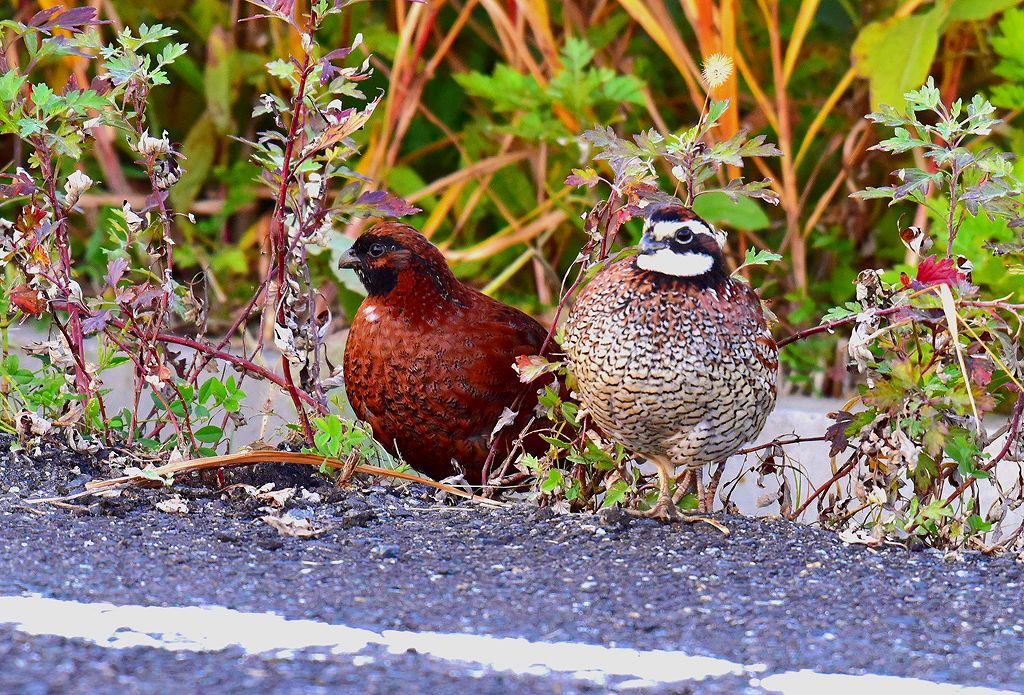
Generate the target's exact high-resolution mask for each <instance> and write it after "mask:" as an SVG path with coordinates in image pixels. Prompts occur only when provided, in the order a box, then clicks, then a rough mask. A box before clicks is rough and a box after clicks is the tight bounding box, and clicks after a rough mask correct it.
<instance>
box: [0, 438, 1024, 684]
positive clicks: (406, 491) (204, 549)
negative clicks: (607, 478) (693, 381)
mask: <svg viewBox="0 0 1024 695" xmlns="http://www.w3.org/2000/svg"><path fill="white" fill-rule="evenodd" d="M28 453H29V454H31V457H26V456H24V455H22V454H10V453H8V454H0V558H2V559H0V594H7V595H14V594H21V593H26V592H33V593H38V594H41V595H44V596H52V597H56V598H63V599H74V600H78V601H110V602H113V603H119V604H121V603H129V604H143V605H168V606H174V605H211V604H212V605H221V606H227V607H230V608H235V609H238V610H243V611H274V612H276V613H279V614H281V615H284V616H286V617H291V618H309V619H316V620H321V621H325V622H331V623H339V624H345V625H350V626H353V627H367V628H371V629H374V630H382V629H392V628H393V629H401V630H418V631H423V630H436V631H443V632H473V633H478V634H489V635H495V636H510V637H511V636H514V637H526V638H528V639H534V640H549V641H576V642H586V643H597V644H606V645H614V646H630V647H636V648H638V649H679V650H683V651H687V652H688V653H691V654H703V655H708V656H716V657H721V658H725V659H730V660H732V661H735V662H738V663H741V664H748V665H750V664H757V663H761V664H765V665H766V668H767V672H768V673H775V672H782V671H788V670H795V669H813V670H815V671H818V672H825V673H854V674H855V673H879V674H891V675H900V676H912V677H916V678H922V679H927V680H935V681H941V682H951V683H960V684H969V685H989V686H993V687H1000V688H1009V689H1013V690H1020V689H1024V602H1022V601H1021V587H1022V586H1024V566H1022V565H1021V563H1019V562H1017V561H1016V559H1015V558H1013V557H1006V556H1004V557H994V558H993V557H985V556H981V555H979V554H971V553H967V554H963V555H962V556H960V557H957V558H954V559H944V557H943V555H942V554H940V553H937V552H934V551H930V550H924V551H918V552H912V551H909V550H907V549H905V548H902V547H892V548H883V549H879V550H872V549H868V548H865V547H862V546H848V545H845V544H843V543H841V542H840V541H839V540H838V539H837V538H836V537H835V536H834V535H833V534H831V533H828V532H825V531H821V530H818V529H815V528H812V527H809V526H804V525H799V524H793V523H789V522H784V521H779V520H768V519H750V518H745V517H737V516H732V517H719V519H720V520H721V521H723V522H725V523H726V524H727V525H728V526H729V527H730V529H731V530H732V535H730V536H729V537H724V536H722V535H721V534H719V533H718V532H717V531H715V530H714V529H712V528H710V527H708V526H706V525H683V526H682V527H679V526H665V525H662V524H659V523H657V522H654V521H648V520H634V519H632V518H631V517H628V516H626V515H624V514H620V513H612V514H605V515H600V516H597V515H570V516H558V515H555V514H554V513H553V512H552V511H551V510H548V509H539V508H536V507H530V506H513V507H509V508H505V509H500V510H488V509H484V508H481V507H479V506H475V505H467V504H463V505H459V506H455V507H453V508H452V507H446V506H445V505H443V504H439V503H438V502H437V501H436V500H435V499H434V496H433V491H432V490H429V489H427V488H423V487H420V486H407V487H404V488H401V489H396V488H392V487H385V486H382V485H379V484H376V483H375V482H373V481H357V482H356V485H355V486H354V487H353V488H352V489H339V488H336V487H334V486H333V484H332V483H331V482H330V481H329V480H327V479H326V478H324V477H322V476H320V475H319V474H317V473H315V472H314V471H313V469H311V468H309V467H302V466H284V465H281V466H272V465H264V466H260V467H257V468H255V469H248V470H244V469H239V470H237V471H229V472H228V474H229V482H230V480H232V479H233V480H235V481H236V482H241V481H245V482H247V483H248V484H252V485H260V484H262V483H265V482H273V483H275V486H277V487H278V488H280V487H291V486H295V485H301V486H303V487H306V488H307V489H309V490H310V491H312V492H315V493H317V494H318V495H319V496H320V500H319V501H310V500H309V499H301V498H300V496H299V495H296V496H295V497H293V498H292V500H291V501H289V503H288V507H289V509H290V513H291V514H292V515H294V516H298V517H306V518H308V519H309V520H310V521H311V522H312V523H313V525H314V526H316V527H318V528H321V529H324V530H325V532H324V534H323V535H321V536H320V537H318V538H313V539H300V538H292V537H285V536H282V535H280V534H279V533H278V532H277V531H276V530H275V529H273V528H272V527H270V526H269V525H268V524H266V523H265V522H263V521H261V520H260V517H261V516H263V515H264V514H266V513H267V512H266V510H265V509H261V507H263V506H265V505H264V504H262V503H260V502H257V501H256V500H254V499H253V498H252V497H250V496H248V495H247V494H244V493H242V492H241V491H240V490H236V492H235V494H231V493H228V494H222V493H218V492H216V491H215V490H214V489H213V488H211V487H210V486H208V485H205V484H203V483H202V481H199V480H195V479H181V480H178V481H176V484H175V486H174V488H173V489H172V490H167V489H155V490H147V489H133V490H127V491H125V492H123V493H122V494H121V495H120V496H119V497H113V498H82V499H78V500H74V501H72V502H71V503H69V504H71V505H72V506H70V507H58V506H54V505H37V506H32V507H31V508H29V505H26V504H25V502H24V499H25V498H27V497H35V496H42V495H49V494H62V493H68V492H74V491H77V490H79V489H81V487H82V486H83V485H84V483H85V482H86V481H87V480H88V479H90V478H91V477H93V476H104V477H105V476H108V475H113V474H116V473H119V472H120V471H117V470H111V467H110V465H109V464H108V463H105V462H99V461H98V460H97V459H96V458H95V457H89V456H81V455H68V454H67V453H65V452H62V451H60V450H54V449H45V448H44V449H43V450H41V451H31V452H28ZM102 456H103V452H101V457H102ZM76 469H77V470H76ZM12 487H13V488H17V492H12ZM173 494H178V495H181V496H182V497H183V498H185V499H186V500H187V503H188V506H189V512H188V513H187V514H184V515H179V514H171V513H166V512H161V511H158V510H157V509H156V508H155V504H156V503H157V502H159V501H161V500H165V499H167V498H168V497H169V496H171V495H173ZM30 509H31V511H30ZM0 645H2V646H0V660H3V662H4V663H5V664H6V666H5V668H4V669H0V691H3V692H9V691H10V692H49V691H61V692H67V691H69V690H74V689H75V688H71V687H68V684H69V682H72V681H74V679H75V678H78V677H79V675H81V677H82V678H83V679H84V680H82V681H81V683H79V685H80V686H81V687H80V688H78V689H79V690H80V691H85V690H90V691H93V692H95V691H102V690H109V688H110V685H109V684H110V683H112V682H114V681H116V682H117V683H119V684H120V689H121V690H123V691H125V692H157V691H160V690H164V691H166V690H168V689H170V687H174V686H175V685H176V686H177V687H178V688H179V689H180V687H181V686H182V685H184V684H187V686H186V689H188V690H194V689H197V688H199V687H203V686H210V685H213V686H217V687H218V688H219V689H223V690H226V691H229V692H231V691H235V690H241V689H256V690H261V691H274V692H320V691H321V690H322V691H324V692H328V691H332V688H333V691H337V690H338V689H340V690H341V691H342V692H347V691H352V692H384V691H390V690H394V689H402V691H403V692H406V691H407V692H431V693H449V692H450V693H462V692H465V691H466V689H467V688H469V690H470V691H471V692H481V693H491V692H495V693H497V692H508V691H511V690H518V691H522V692H523V693H533V692H600V691H604V690H605V689H604V688H595V687H594V686H593V685H592V684H587V683H585V682H578V681H574V680H573V679H571V678H569V677H567V676H551V677H550V678H540V677H532V676H531V677H525V676H524V677H520V676H512V675H508V674H495V673H487V674H480V673H474V672H472V669H471V667H469V666H467V667H466V668H464V669H461V667H456V666H453V665H452V664H448V663H444V662H438V661H436V660H432V659H429V658H427V657H422V656H419V655H389V654H376V655H375V659H374V660H373V662H372V664H373V665H372V666H355V665H353V663H352V659H351V657H348V656H337V655H329V656H328V657H323V655H320V656H317V657H316V658H313V656H311V655H299V656H298V657H296V658H295V659H290V660H273V659H269V658H262V657H259V656H247V657H242V656H240V655H239V654H230V653H226V652H225V653H221V652H218V653H215V654H188V653H167V652H163V651H161V650H153V649H142V648H138V649H133V650H127V651H126V652H116V653H114V650H104V649H102V648H99V647H94V646H90V645H86V644H82V643H77V642H73V641H72V642H68V641H67V640H60V639H56V638H29V637H27V636H25V635H21V634H20V633H14V634H12V633H11V632H10V631H9V628H5V627H3V626H0ZM321 659H322V660H321ZM221 669H226V671H225V672H222V670H221ZM460 669H461V670H460ZM69 673H72V674H74V676H69V675H68V674H69ZM164 674H166V675H164ZM62 679H63V680H62ZM68 679H71V681H69V680H68ZM111 679H113V680H111ZM364 679H365V680H364ZM733 680H734V681H735V679H733ZM356 682H358V683H359V684H360V687H358V688H357V687H356V686H354V685H352V684H353V683H356ZM32 683H37V684H42V685H41V686H39V687H41V688H42V689H41V690H40V689H38V688H36V689H33V688H32V687H30V684H32ZM169 684H170V685H169ZM364 685H365V689H364V688H363V687H362V686H364ZM86 686H88V687H86ZM349 688H351V690H347V689H349ZM655 690H656V691H657V692H691V691H692V692H701V693H703V692H715V693H717V692H722V693H726V692H742V691H746V692H761V691H760V690H759V689H758V688H754V687H751V686H749V685H746V684H745V683H744V684H738V683H736V682H729V681H728V680H717V681H714V682H712V681H706V682H703V683H699V684H698V683H695V684H690V685H686V686H673V687H671V688H663V689H660V690H659V689H655Z"/></svg>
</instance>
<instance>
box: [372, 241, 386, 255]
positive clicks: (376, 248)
mask: <svg viewBox="0 0 1024 695" xmlns="http://www.w3.org/2000/svg"><path fill="white" fill-rule="evenodd" d="M385 250H386V249H385V248H384V244H370V255H371V256H373V257H374V258H380V257H381V256H383V255H384V251H385Z"/></svg>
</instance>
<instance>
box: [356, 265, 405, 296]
mask: <svg viewBox="0 0 1024 695" xmlns="http://www.w3.org/2000/svg"><path fill="white" fill-rule="evenodd" d="M356 272H357V273H358V274H359V280H360V281H361V282H362V283H363V287H365V288H366V293H367V294H368V295H370V296H371V297H381V296H384V295H385V294H387V293H388V292H390V291H391V290H393V289H395V288H396V287H397V286H398V271H397V270H394V269H393V268H370V269H367V268H366V266H365V265H362V266H360V267H359V268H358V269H357V270H356Z"/></svg>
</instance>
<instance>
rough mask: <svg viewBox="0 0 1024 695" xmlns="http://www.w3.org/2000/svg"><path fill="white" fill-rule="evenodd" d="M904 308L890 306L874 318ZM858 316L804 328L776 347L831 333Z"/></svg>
mask: <svg viewBox="0 0 1024 695" xmlns="http://www.w3.org/2000/svg"><path fill="white" fill-rule="evenodd" d="M905 308H906V307H905V306H892V307H889V308H888V309H879V310H877V311H875V316H889V315H891V314H895V313H897V312H899V311H902V310H903V309H905ZM858 316H859V314H854V315H853V316H847V317H845V318H841V319H836V320H835V321H830V322H829V323H823V324H821V325H820V326H812V327H810V328H805V329H804V330H802V331H799V332H797V333H794V334H793V335H790V336H787V337H785V338H783V339H782V340H779V341H777V342H776V345H778V346H779V348H783V347H785V346H787V345H789V344H790V343H795V342H797V341H798V340H803V339H804V338H809V337H811V336H812V335H817V334H818V333H824V332H825V331H831V330H833V329H836V328H839V327H840V326H848V325H850V324H851V323H854V322H855V321H856V320H857V317H858Z"/></svg>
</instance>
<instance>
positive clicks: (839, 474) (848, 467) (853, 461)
mask: <svg viewBox="0 0 1024 695" xmlns="http://www.w3.org/2000/svg"><path fill="white" fill-rule="evenodd" d="M856 465H857V458H856V457H855V456H851V457H850V460H849V461H847V462H846V463H844V464H843V465H842V466H841V467H840V468H839V470H838V471H836V474H835V475H833V476H832V477H831V478H829V479H828V481H826V482H825V484H824V485H821V486H820V487H818V488H817V489H816V490H815V491H814V492H812V493H811V495H810V497H808V498H807V499H806V500H804V503H803V504H801V505H800V507H799V508H798V509H797V510H796V511H795V512H793V513H792V514H791V515H790V517H789V518H790V519H791V520H792V519H799V518H800V515H801V514H803V513H804V510H805V509H807V507H809V506H810V505H811V502H813V501H814V500H816V499H818V497H820V496H821V494H822V493H823V492H825V490H828V489H829V488H830V487H832V485H833V484H835V482H836V481H837V480H840V479H842V478H843V477H845V476H847V475H849V474H850V471H852V470H853V469H854V467H855V466H856Z"/></svg>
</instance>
